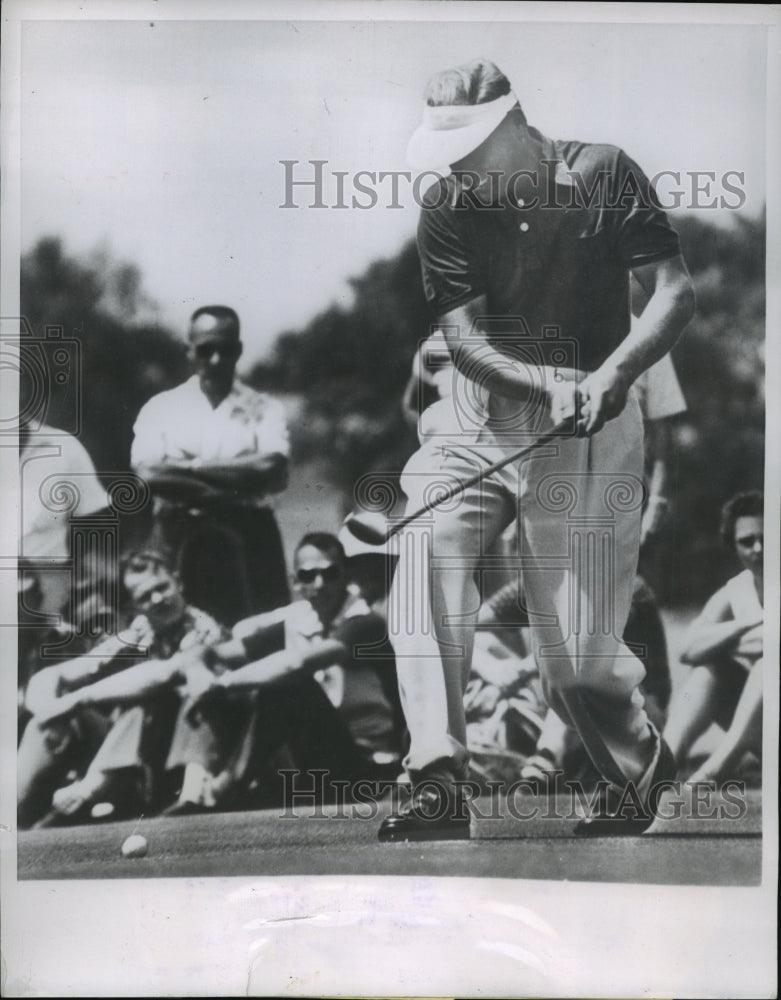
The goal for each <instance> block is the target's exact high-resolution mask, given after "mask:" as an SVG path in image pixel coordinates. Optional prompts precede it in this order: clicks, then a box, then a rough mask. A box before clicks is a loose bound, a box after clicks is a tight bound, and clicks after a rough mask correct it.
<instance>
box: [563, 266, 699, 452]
mask: <svg viewBox="0 0 781 1000" xmlns="http://www.w3.org/2000/svg"><path fill="white" fill-rule="evenodd" d="M632 273H633V274H634V276H635V278H636V279H637V281H638V282H639V283H640V285H641V286H642V288H643V290H644V292H645V293H646V294H647V295H648V304H647V305H646V307H645V309H644V310H643V313H642V315H641V316H638V317H636V318H635V319H634V320H633V323H632V328H631V330H630V332H629V335H628V336H627V337H626V338H625V339H624V340H623V341H622V342H621V344H619V346H618V347H617V348H616V350H615V351H613V353H612V354H611V355H610V357H609V358H608V359H607V360H606V361H605V362H604V364H603V365H601V366H600V367H599V368H598V369H597V371H595V372H593V373H592V374H591V375H589V376H588V377H587V378H586V379H584V381H583V382H582V383H581V385H580V399H581V407H582V417H581V419H580V420H579V422H578V426H579V428H580V429H581V431H582V432H583V433H585V434H596V432H597V431H598V430H600V429H601V428H602V427H603V425H604V424H605V423H606V422H607V421H608V420H612V419H613V418H614V417H617V416H618V415H619V413H621V411H622V410H623V409H624V406H625V405H626V399H627V395H628V393H629V389H630V388H631V386H632V383H633V382H634V381H635V379H636V378H637V377H638V376H639V375H641V374H642V373H643V372H644V371H645V370H646V369H647V368H650V366H651V365H652V364H654V362H656V361H658V360H659V359H660V358H661V357H663V355H665V354H667V352H668V351H669V350H670V349H671V348H672V347H673V345H674V344H675V342H676V341H677V340H678V337H679V336H680V335H681V333H682V332H683V329H684V327H685V326H686V324H687V323H688V322H689V320H690V319H691V318H692V316H693V315H694V307H695V302H694V288H693V286H692V282H691V278H690V277H689V272H688V270H687V268H686V264H685V263H684V260H683V257H681V256H680V254H679V255H678V256H676V257H670V258H667V259H665V260H660V261H656V262H654V263H651V264H643V265H642V266H640V267H635V268H633V269H632Z"/></svg>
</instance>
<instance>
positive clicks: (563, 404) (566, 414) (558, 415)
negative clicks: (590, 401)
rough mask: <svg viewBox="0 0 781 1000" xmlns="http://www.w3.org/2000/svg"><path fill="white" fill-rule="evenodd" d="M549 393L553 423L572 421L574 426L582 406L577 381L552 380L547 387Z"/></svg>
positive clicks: (557, 424)
mask: <svg viewBox="0 0 781 1000" xmlns="http://www.w3.org/2000/svg"><path fill="white" fill-rule="evenodd" d="M547 393H548V405H549V407H550V416H551V420H552V421H553V423H554V424H555V425H556V426H559V425H560V424H564V423H570V424H571V425H572V426H573V427H574V426H575V420H576V417H577V415H578V410H579V406H580V396H579V394H578V386H577V383H576V382H570V381H564V382H556V381H552V382H551V383H550V385H549V387H548V389H547Z"/></svg>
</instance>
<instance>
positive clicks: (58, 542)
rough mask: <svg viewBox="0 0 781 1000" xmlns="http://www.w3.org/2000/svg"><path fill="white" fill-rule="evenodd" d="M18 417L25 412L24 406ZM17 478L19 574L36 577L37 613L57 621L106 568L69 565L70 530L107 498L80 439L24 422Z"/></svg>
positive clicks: (75, 554) (57, 430)
mask: <svg viewBox="0 0 781 1000" xmlns="http://www.w3.org/2000/svg"><path fill="white" fill-rule="evenodd" d="M23 371H24V368H23ZM26 381H27V380H26V379H24V378H23V379H22V392H23V393H24V392H26V391H29V389H26V388H25V385H26ZM20 413H21V414H22V415H23V414H25V408H24V406H22V409H21V410H20ZM19 476H20V488H21V519H22V521H21V535H20V538H19V567H20V572H21V573H22V574H27V573H33V572H34V573H35V575H36V576H37V586H38V587H39V588H40V595H41V596H40V606H39V613H40V614H41V615H47V616H49V618H48V620H49V622H54V623H56V621H57V619H58V617H59V616H61V615H62V614H63V613H65V614H67V610H66V609H67V607H68V603H69V601H70V599H71V595H72V591H73V590H74V588H75V587H76V586H77V585H80V586H81V587H83V588H85V589H89V588H90V587H93V586H95V585H96V584H97V582H98V577H99V576H100V575H101V573H103V572H104V567H102V566H100V565H87V564H84V563H83V561H82V562H80V563H77V564H76V565H75V566H74V565H72V557H74V556H78V553H72V552H71V527H72V525H73V524H76V523H78V521H79V519H80V518H86V517H88V516H90V515H94V514H96V513H98V512H100V511H104V510H105V509H106V508H107V507H108V505H109V499H108V496H107V494H106V490H105V489H104V488H103V486H102V485H101V483H100V480H99V479H98V477H97V473H96V472H95V466H94V465H93V462H92V459H91V458H90V456H89V454H88V452H87V450H86V449H85V448H84V446H83V445H82V444H81V442H80V441H79V440H78V438H76V437H74V436H73V435H72V434H67V433H65V432H64V431H62V430H59V429H57V428H54V427H48V426H47V425H45V424H40V425H37V426H34V425H33V424H32V423H31V422H29V421H27V420H24V419H23V420H22V421H21V426H20V428H19ZM64 501H65V502H64Z"/></svg>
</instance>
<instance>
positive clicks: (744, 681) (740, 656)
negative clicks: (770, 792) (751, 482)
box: [664, 493, 764, 783]
mask: <svg viewBox="0 0 781 1000" xmlns="http://www.w3.org/2000/svg"><path fill="white" fill-rule="evenodd" d="M763 509H764V500H763V497H762V494H761V493H739V494H738V495H737V496H735V497H733V498H732V499H731V500H730V501H729V502H728V503H727V504H726V505H725V506H724V509H723V511H722V523H721V535H722V539H723V541H724V543H725V544H726V545H729V546H730V547H733V546H734V550H735V553H736V555H737V557H738V560H739V561H740V563H741V565H742V566H743V570H742V571H741V572H740V573H738V575H737V576H734V577H732V579H731V580H728V581H727V583H726V584H725V585H724V586H723V587H722V588H721V589H720V590H718V591H716V593H715V594H714V595H713V597H711V598H710V600H709V601H708V602H707V604H706V605H705V607H704V608H703V610H702V613H701V614H700V615H699V617H698V618H697V619H696V620H695V621H694V622H693V623H692V624H691V626H690V628H689V634H688V643H687V645H686V648H685V649H684V652H683V655H682V657H681V659H682V660H683V662H684V663H687V664H689V665H690V666H692V667H693V668H694V669H693V670H692V672H691V674H690V676H689V678H688V680H687V681H686V684H685V685H684V686H683V688H681V690H680V691H678V692H677V693H676V695H675V696H674V698H673V702H672V705H671V707H670V716H669V721H668V723H667V727H666V728H665V731H664V737H665V739H666V740H667V741H668V743H669V745H670V748H671V750H672V752H673V753H674V754H675V758H676V760H677V761H678V765H679V767H683V766H684V765H685V763H686V761H687V758H688V754H689V751H690V749H691V747H692V745H693V744H694V742H695V740H696V739H697V738H698V737H699V736H700V735H702V733H704V732H705V730H706V729H707V728H708V727H709V726H711V725H712V724H713V723H714V722H715V723H717V724H718V725H719V726H721V727H722V729H724V730H725V733H724V736H723V737H722V738H721V740H720V741H719V743H718V745H717V746H716V749H715V750H714V751H713V753H711V755H710V756H709V757H708V759H707V760H706V761H705V762H704V763H703V764H702V765H701V766H700V767H699V768H698V769H697V770H696V771H695V773H694V774H692V776H691V777H690V778H689V782H690V783H695V782H699V781H719V780H721V779H723V778H725V777H727V776H729V775H730V774H731V773H734V770H735V768H736V767H737V766H738V765H739V763H740V761H741V759H742V757H743V756H744V755H745V753H746V752H747V751H753V752H754V753H756V754H759V753H760V751H761V746H762V662H763V660H762V657H763V648H762V623H763V618H764V612H763V596H764V595H763V584H762V569H763V550H764V523H763Z"/></svg>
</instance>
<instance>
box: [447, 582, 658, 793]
mask: <svg viewBox="0 0 781 1000" xmlns="http://www.w3.org/2000/svg"><path fill="white" fill-rule="evenodd" d="M527 625H528V611H527V610H526V608H525V606H524V598H523V593H522V592H520V593H519V584H518V581H517V580H512V581H510V582H509V583H507V584H506V585H505V586H504V587H501V588H500V589H499V590H497V591H496V592H495V593H494V594H493V595H492V596H491V597H490V598H489V599H488V600H487V601H486V602H485V603H484V604H483V606H482V607H481V609H480V614H479V617H478V629H479V630H485V629H489V630H492V631H493V633H494V635H495V636H496V637H497V638H499V639H500V640H501V642H502V644H504V645H505V646H506V647H508V652H509V650H510V649H511V650H512V651H513V653H514V654H515V661H517V664H518V667H511V668H510V669H511V670H512V669H518V668H519V667H520V665H521V664H526V665H528V667H531V668H533V670H532V672H531V673H530V672H529V669H526V670H520V673H519V674H518V680H519V681H520V679H521V677H522V676H523V675H524V674H525V676H526V682H525V684H523V685H522V686H521V688H520V689H519V691H518V692H517V693H516V699H517V697H518V694H519V693H522V694H523V699H522V702H521V703H520V704H518V702H517V700H516V703H515V706H514V707H513V711H512V714H511V718H513V719H515V720H516V721H518V722H520V718H523V720H524V722H523V728H522V729H521V730H520V731H517V732H516V734H515V736H514V743H513V744H512V746H513V748H515V749H517V750H518V751H519V752H521V753H523V754H526V755H528V759H527V760H526V761H525V763H524V764H523V767H522V768H521V777H522V778H523V779H524V780H526V781H533V782H537V783H538V784H539V785H540V786H541V788H542V787H545V786H546V776H547V775H550V774H552V773H553V772H554V771H557V770H559V771H563V772H564V774H565V777H567V778H576V777H577V778H580V779H582V780H590V778H592V777H593V778H595V779H596V772H594V771H593V768H592V766H591V764H590V761H589V759H588V756H587V754H586V752H585V749H584V748H583V745H582V743H581V742H580V739H579V738H578V736H577V734H576V733H575V732H574V731H573V730H571V729H570V728H569V727H567V725H566V724H565V723H564V722H562V720H561V719H560V718H559V717H558V715H556V713H555V712H554V711H553V710H550V709H547V707H546V705H545V701H544V697H543V695H542V690H541V688H540V687H539V675H538V674H537V672H536V668H534V665H533V663H532V662H530V661H529V660H528V658H527V654H528V646H527V644H526V641H525V637H524V630H525V627H526V626H527ZM480 636H481V632H480V631H478V633H477V639H476V643H475V656H474V661H473V673H474V672H475V669H476V667H477V668H478V669H479V667H478V665H479V664H480V663H483V664H484V667H483V669H482V673H483V674H485V673H486V668H487V666H488V665H489V664H491V663H492V661H493V665H492V667H491V669H492V670H493V671H497V670H502V673H503V675H504V676H505V683H507V666H508V662H507V660H508V658H507V655H504V656H503V657H502V659H504V660H505V663H504V665H502V664H501V663H500V662H498V661H497V658H496V656H495V653H496V650H495V649H494V650H493V652H494V655H493V656H490V655H487V654H488V653H490V650H489V649H487V648H484V647H485V644H486V640H485V639H484V638H483V639H481V638H480ZM623 638H624V642H626V643H627V644H628V645H630V646H632V647H633V648H634V649H636V650H637V655H638V656H639V657H640V659H641V660H642V661H643V663H644V664H645V668H646V676H645V679H644V680H643V683H642V685H641V691H642V693H643V695H644V697H645V700H646V711H647V712H648V716H649V718H650V719H651V721H652V722H653V723H654V724H655V725H656V726H657V727H658V728H659V729H661V728H662V727H663V726H664V722H665V719H666V711H667V706H668V703H669V700H670V691H671V680H670V665H669V660H668V657H667V643H666V639H665V635H664V626H663V624H662V621H661V617H660V616H659V610H658V608H657V606H656V602H655V600H654V598H653V595H652V594H650V593H649V590H648V587H647V586H646V585H645V583H644V581H643V580H642V579H641V578H640V577H637V578H636V580H635V586H634V591H633V594H632V605H631V607H630V611H629V618H628V619H627V623H626V627H625V629H624V636H623ZM503 668H504V669H503ZM531 678H534V684H532V683H531ZM510 679H512V678H510ZM472 683H473V681H470V685H471V684H472ZM469 697H470V691H469V688H468V689H467V699H469ZM468 707H469V701H467V708H468ZM519 709H523V710H524V711H523V712H519ZM530 713H532V714H530ZM519 716H520V718H519ZM535 716H538V717H539V722H538V723H537V725H536V726H535V723H534V719H535ZM535 730H536V731H535ZM532 735H533V736H534V740H535V741H536V746H534V745H532V746H531V747H530V746H529V743H528V740H529V737H530V736H532Z"/></svg>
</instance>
